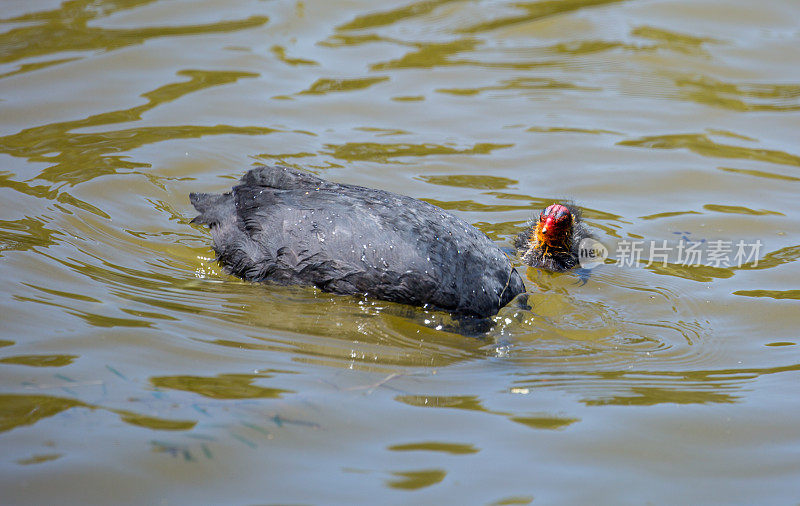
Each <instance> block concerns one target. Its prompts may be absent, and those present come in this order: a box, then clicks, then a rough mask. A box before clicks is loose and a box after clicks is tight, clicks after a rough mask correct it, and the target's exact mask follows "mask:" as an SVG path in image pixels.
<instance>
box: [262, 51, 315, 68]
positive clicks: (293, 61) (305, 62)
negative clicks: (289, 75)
mask: <svg viewBox="0 0 800 506" xmlns="http://www.w3.org/2000/svg"><path fill="white" fill-rule="evenodd" d="M270 51H272V54H274V55H275V57H276V58H278V59H279V60H280V61H282V62H283V63H287V64H289V65H292V66H298V65H319V63H317V62H315V61H314V60H305V59H303V58H289V57H287V56H286V48H285V47H283V46H272V47H271V48H270Z"/></svg>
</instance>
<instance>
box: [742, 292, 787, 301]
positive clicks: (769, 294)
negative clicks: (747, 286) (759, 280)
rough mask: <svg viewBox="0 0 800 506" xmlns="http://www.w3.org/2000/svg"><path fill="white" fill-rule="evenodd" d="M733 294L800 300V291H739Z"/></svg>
mask: <svg viewBox="0 0 800 506" xmlns="http://www.w3.org/2000/svg"><path fill="white" fill-rule="evenodd" d="M733 294H734V295H741V296H744V297H768V298H770V299H779V300H780V299H791V300H800V290H737V291H735V292H733Z"/></svg>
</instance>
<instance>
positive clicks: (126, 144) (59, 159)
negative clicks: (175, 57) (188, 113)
mask: <svg viewBox="0 0 800 506" xmlns="http://www.w3.org/2000/svg"><path fill="white" fill-rule="evenodd" d="M178 74H179V75H182V76H186V77H189V80H188V81H184V82H179V83H172V84H167V85H164V86H161V87H159V88H157V89H155V90H153V91H150V92H147V93H144V94H143V95H142V96H143V97H144V98H146V99H147V103H146V104H143V105H140V106H136V107H132V108H130V109H124V110H120V111H112V112H107V113H101V114H95V115H93V116H89V117H87V118H84V119H80V120H74V121H66V122H61V123H52V124H49V125H44V126H39V127H32V128H28V129H25V130H22V131H21V132H19V133H16V134H13V135H7V136H5V137H0V152H2V153H6V154H9V155H12V156H16V157H22V158H26V159H28V160H29V161H32V162H46V163H48V164H52V165H50V166H49V167H48V168H46V169H44V170H43V171H42V172H41V174H39V176H38V177H39V178H41V179H45V180H48V181H51V182H54V183H56V182H68V183H70V184H72V185H76V184H79V183H82V182H85V181H88V180H90V179H92V178H95V177H99V176H103V175H108V174H115V173H117V172H119V171H120V170H125V169H136V168H141V167H147V166H148V165H147V164H143V163H139V162H135V161H131V160H128V159H127V157H126V156H123V155H117V154H116V153H120V152H128V151H130V150H132V149H135V148H138V147H140V146H142V145H145V144H151V143H155V142H161V141H166V140H173V139H190V138H198V137H203V136H206V135H223V134H238V135H264V134H268V133H272V132H274V130H273V129H270V128H264V127H238V126H229V125H216V126H190V125H182V126H181V125H178V126H159V127H139V128H128V129H122V130H114V131H106V132H102V133H85V134H83V133H72V132H71V131H72V130H76V129H81V128H86V127H97V126H102V125H110V124H114V123H126V122H131V121H136V120H139V119H141V116H142V114H143V113H145V112H146V111H149V110H151V109H154V108H156V107H158V106H159V105H162V104H164V103H167V102H170V101H173V100H176V99H178V98H180V97H182V96H184V95H187V94H190V93H194V92H197V91H200V90H203V89H206V88H209V87H212V86H223V85H226V84H231V83H235V82H236V81H238V80H239V79H242V78H246V77H255V76H256V75H257V74H253V73H250V72H223V71H202V70H184V71H181V72H179V73H178Z"/></svg>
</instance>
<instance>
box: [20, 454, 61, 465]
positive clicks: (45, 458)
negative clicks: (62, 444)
mask: <svg viewBox="0 0 800 506" xmlns="http://www.w3.org/2000/svg"><path fill="white" fill-rule="evenodd" d="M61 457H62V454H60V453H46V454H43V455H33V456H31V457H28V458H27V459H19V460H17V464H19V465H21V466H28V465H31V464H41V463H43V462H50V461H51V460H56V459H58V458H61Z"/></svg>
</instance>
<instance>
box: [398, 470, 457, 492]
mask: <svg viewBox="0 0 800 506" xmlns="http://www.w3.org/2000/svg"><path fill="white" fill-rule="evenodd" d="M392 475H393V476H395V477H396V478H395V479H393V480H389V481H387V482H386V485H388V486H389V487H391V488H398V489H401V490H419V489H421V488H425V487H430V486H431V485H436V484H437V483H439V482H441V481H442V480H444V478H445V476H447V473H446V472H445V471H444V470H442V469H423V470H420V471H398V472H394V473H392Z"/></svg>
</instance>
